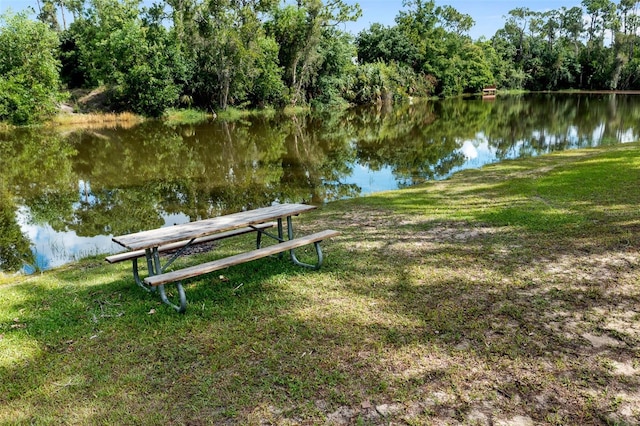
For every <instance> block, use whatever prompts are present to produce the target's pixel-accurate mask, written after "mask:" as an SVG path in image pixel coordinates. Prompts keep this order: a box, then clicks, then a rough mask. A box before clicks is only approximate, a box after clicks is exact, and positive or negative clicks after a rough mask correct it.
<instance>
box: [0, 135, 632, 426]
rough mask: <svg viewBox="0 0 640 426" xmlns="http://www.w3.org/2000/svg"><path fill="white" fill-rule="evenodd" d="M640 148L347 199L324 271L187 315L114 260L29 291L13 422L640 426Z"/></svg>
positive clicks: (3, 318)
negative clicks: (142, 286)
mask: <svg viewBox="0 0 640 426" xmlns="http://www.w3.org/2000/svg"><path fill="white" fill-rule="evenodd" d="M639 148H640V146H639V145H638V144H630V145H624V146H620V147H616V148H608V149H592V150H584V151H572V152H565V153H560V154H554V155H550V156H545V157H539V158H533V159H529V160H520V161H511V162H506V163H503V164H499V165H493V166H489V167H486V168H484V169H482V170H479V171H465V172H462V173H460V174H457V175H455V176H454V177H453V178H452V179H450V180H448V181H443V182H435V183H431V184H428V185H425V186H421V187H418V188H411V189H407V190H402V191H395V192H388V193H384V194H376V195H372V196H368V197H365V198H360V199H355V200H347V201H341V202H336V203H331V204H329V205H327V206H325V207H323V208H322V209H320V210H318V211H316V212H314V213H311V214H307V215H303V216H301V217H300V218H298V219H297V223H298V225H299V227H298V229H299V230H300V232H301V233H302V232H310V231H312V230H319V229H322V228H333V229H338V230H340V231H342V235H341V236H340V237H338V238H335V239H333V240H331V241H326V242H325V243H323V247H324V252H325V254H326V263H325V265H324V266H323V268H322V269H321V270H320V271H308V270H301V269H300V268H297V267H295V266H293V265H290V264H289V263H288V262H280V261H278V260H277V259H263V260H259V261H255V262H253V263H250V264H245V265H240V266H237V267H233V268H230V269H228V270H225V271H221V272H220V273H219V274H218V273H216V274H212V275H211V276H205V277H201V278H200V279H197V280H192V281H190V282H189V283H188V284H187V285H186V287H187V295H188V298H189V301H190V306H189V309H188V311H187V313H186V314H185V315H178V314H176V313H175V312H173V311H172V310H170V309H169V308H167V307H166V306H164V305H161V304H159V303H158V301H157V300H156V299H155V298H154V297H152V295H148V294H145V293H144V292H143V291H141V290H140V289H138V288H137V287H136V286H135V285H134V284H133V283H132V279H131V276H130V271H129V267H128V265H106V264H103V261H102V260H101V259H97V258H96V259H87V260H84V261H82V262H79V263H78V264H76V265H74V266H72V267H65V268H62V269H58V270H54V271H48V272H45V273H43V274H41V275H38V276H29V277H23V278H19V279H18V278H16V279H14V280H13V281H14V282H15V283H14V284H9V285H4V286H2V287H0V305H1V306H2V307H3V309H2V310H1V311H0V375H1V376H2V378H3V380H1V381H0V423H18V424H30V423H38V424H47V423H56V424H57V423H71V424H96V423H98V424H108V423H119V424H123V423H124V424H256V425H258V424H322V423H325V424H409V425H420V424H459V423H462V424H480V425H489V424H508V423H507V422H519V423H513V424H638V423H639V422H640V408H639V407H640V391H639V389H640V308H639V307H640V282H639V279H638V277H639V275H638V270H639V269H638V268H639V267H640V256H639V255H640V232H639V231H640V216H639V215H638V205H639V204H640V190H639V189H638V182H640V149H639ZM250 244H251V240H250V239H249V238H241V239H238V240H235V241H225V242H224V243H221V244H220V245H218V246H217V247H216V250H215V251H214V253H217V254H216V255H224V254H228V253H231V252H232V251H234V250H237V249H238V248H239V246H240V245H245V246H250ZM211 256H213V254H196V255H194V256H193V257H192V258H191V259H187V260H185V262H197V261H199V260H201V259H203V258H210V257H211ZM220 274H222V275H220Z"/></svg>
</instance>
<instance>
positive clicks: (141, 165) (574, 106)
mask: <svg viewBox="0 0 640 426" xmlns="http://www.w3.org/2000/svg"><path fill="white" fill-rule="evenodd" d="M639 134H640V96H633V95H613V94H607V95H586V94H572V95H558V94H553V95H551V94H537V95H525V96H508V97H507V96H500V97H498V98H497V99H496V100H494V101H482V100H480V99H455V100H446V101H438V102H429V103H420V104H414V105H403V106H398V107H395V108H393V109H384V108H382V109H379V108H368V109H357V110H352V111H347V112H344V113H341V114H339V115H329V114H327V115H319V116H314V117H305V116H299V117H273V118H251V119H247V120H245V121H242V122H234V123H225V122H221V121H219V120H217V121H212V122H211V123H205V124H199V125H179V126H169V125H164V124H162V123H159V122H146V123H143V124H141V125H138V126H135V127H132V128H128V129H122V128H118V129H104V128H101V129H88V130H83V131H73V132H59V131H56V130H46V129H20V130H17V131H14V132H10V133H0V147H1V148H2V150H1V151H0V170H2V174H1V178H0V179H1V180H0V269H4V270H11V269H12V268H13V269H15V268H16V267H18V268H19V267H20V266H21V265H22V264H24V263H26V264H29V265H31V266H29V267H27V268H26V269H25V270H26V271H27V272H29V271H30V270H33V269H34V267H35V268H36V269H48V268H51V267H55V266H59V265H62V264H64V263H67V262H70V261H73V260H75V259H78V258H81V257H84V256H87V255H93V254H96V253H107V252H116V251H119V247H118V246H116V245H114V244H113V243H111V237H112V236H113V235H120V234H126V233H130V232H135V231H139V230H143V229H150V228H156V227H159V226H163V225H171V224H175V223H183V222H187V221H190V220H197V219H203V218H208V217H212V216H217V215H219V214H224V213H229V212H234V211H238V210H242V209H248V208H255V207H260V206H265V205H269V204H271V203H273V202H304V203H313V204H322V203H325V202H328V201H331V200H336V199H341V198H345V197H358V196H361V195H365V194H370V193H374V192H378V191H383V190H388V189H396V188H402V187H407V186H411V185H415V184H419V183H422V182H425V181H430V180H435V179H444V178H447V177H448V176H450V175H451V174H452V173H455V172H456V171H459V170H462V169H467V168H477V167H481V166H483V165H485V164H487V163H493V162H498V161H501V160H503V159H511V158H518V157H528V156H534V155H540V154H545V153H549V152H552V151H559V150H565V149H574V148H585V147H594V146H598V145H611V144H617V143H624V142H630V141H636V140H640V136H639Z"/></svg>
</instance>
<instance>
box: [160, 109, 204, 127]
mask: <svg viewBox="0 0 640 426" xmlns="http://www.w3.org/2000/svg"><path fill="white" fill-rule="evenodd" d="M214 117H215V115H214V114H210V113H207V112H205V111H200V110H196V109H191V108H189V109H172V110H169V111H167V112H166V113H165V114H164V117H163V119H164V121H165V123H167V124H168V125H174V124H197V123H202V122H206V121H208V120H211V119H213V118H214Z"/></svg>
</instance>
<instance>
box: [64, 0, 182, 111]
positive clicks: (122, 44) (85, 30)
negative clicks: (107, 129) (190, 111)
mask: <svg viewBox="0 0 640 426" xmlns="http://www.w3.org/2000/svg"><path fill="white" fill-rule="evenodd" d="M138 6H139V0H124V1H122V2H119V1H111V0H92V2H91V7H90V8H89V9H87V10H86V11H85V13H84V15H83V16H82V17H79V18H77V19H76V20H74V22H73V24H72V25H71V27H70V29H69V32H68V33H66V34H65V51H64V58H65V59H66V60H65V65H68V64H70V65H71V66H70V67H67V66H65V72H66V74H65V79H66V80H67V81H83V80H84V82H85V83H86V84H88V85H90V86H95V85H106V86H108V87H109V88H111V89H112V92H111V93H112V94H113V99H112V102H113V106H114V107H116V108H118V109H124V110H129V111H133V112H135V113H139V114H143V115H148V116H153V117H157V116H160V115H161V114H162V113H163V112H164V110H165V109H166V108H168V107H169V106H171V105H173V104H174V103H176V102H177V99H178V94H179V87H178V85H177V83H176V79H175V75H176V73H177V72H179V71H180V70H181V63H180V58H179V56H178V55H177V51H176V48H175V45H174V43H173V42H172V40H171V39H170V38H169V36H168V33H167V30H166V29H165V28H164V27H163V26H162V25H161V24H160V23H158V22H154V16H153V14H149V16H148V17H147V18H148V19H147V20H146V21H144V20H143V19H142V18H141V17H140V10H139V9H138ZM155 19H160V17H157V16H156V17H155ZM74 65H78V66H81V67H82V75H83V76H84V78H82V77H80V76H79V75H78V73H77V72H76V73H75V74H74V73H73V71H74V69H75V68H74Z"/></svg>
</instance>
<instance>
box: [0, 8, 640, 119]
mask: <svg viewBox="0 0 640 426" xmlns="http://www.w3.org/2000/svg"><path fill="white" fill-rule="evenodd" d="M38 4H39V8H40V9H39V11H38V14H37V20H38V21H37V22H36V21H32V20H29V18H27V15H25V14H20V15H17V16H9V17H8V18H7V19H5V20H4V21H2V24H1V26H0V57H1V58H2V61H0V88H1V89H2V90H0V119H2V120H10V121H13V122H15V123H28V122H31V121H36V120H38V119H41V118H43V117H45V116H47V114H50V113H51V112H52V111H53V110H54V109H55V105H56V102H58V101H59V99H60V93H61V89H62V88H61V85H60V84H59V82H60V81H62V82H63V84H64V85H66V87H64V89H67V88H69V89H73V88H78V87H83V88H95V87H98V86H103V87H105V88H107V89H109V90H108V93H109V94H110V99H109V102H110V106H111V108H112V109H114V110H128V111H133V112H136V113H140V114H144V115H149V116H160V115H162V114H163V112H164V111H165V110H166V109H167V108H169V107H174V106H181V105H182V106H194V107H197V108H200V109H206V110H221V109H226V108H227V107H228V106H235V107H262V106H267V105H270V106H275V107H281V106H284V105H309V104H311V105H333V104H361V103H378V102H385V101H391V100H397V99H403V98H408V97H410V96H418V97H424V96H431V95H438V96H452V95H459V94H462V93H475V92H478V91H480V90H481V89H482V88H483V86H487V85H492V84H495V85H497V86H498V87H499V88H502V89H528V90H557V89H568V88H572V89H607V90H608V89H640V52H639V51H638V48H637V45H639V44H640V43H639V36H638V29H639V27H640V17H639V15H638V5H639V4H640V1H638V0H618V2H617V3H616V2H614V1H612V0H582V3H581V4H580V6H576V7H572V8H565V7H562V8H560V9H557V10H549V11H546V12H535V11H532V10H530V9H528V8H526V7H521V8H517V9H514V10H512V11H510V12H509V15H508V16H507V17H506V21H505V23H504V27H503V28H501V29H500V30H498V31H497V32H496V34H495V35H494V36H493V37H492V38H491V39H484V38H482V39H480V40H476V41H474V40H472V39H471V37H470V36H469V35H468V32H469V30H470V29H471V28H472V27H473V25H474V21H473V19H472V17H471V16H469V15H465V14H462V13H460V12H458V11H457V10H456V9H454V8H453V7H451V6H441V5H437V4H436V2H435V1H434V0H404V7H403V9H402V10H400V11H399V12H398V14H397V16H396V18H395V24H394V25H391V26H385V25H381V24H378V23H374V24H372V25H371V26H370V27H369V28H368V29H366V30H363V31H361V32H360V33H359V34H358V35H357V36H355V37H354V36H353V35H351V34H349V33H347V32H346V31H344V30H342V29H341V28H344V25H340V24H343V23H346V22H349V21H355V20H357V19H358V18H359V17H360V15H361V10H360V7H359V6H358V4H357V3H355V4H350V3H347V2H346V1H345V0H325V1H323V0H297V1H296V2H295V3H294V2H289V1H281V0H242V1H240V0H215V1H214V0H161V1H160V2H159V3H156V4H154V5H153V6H152V7H142V3H141V1H140V0H118V1H115V0H43V1H42V2H39V3H38ZM60 20H62V23H61V22H60ZM26 46H29V48H26ZM12 52H21V53H20V55H14V54H13V53H12ZM26 52H28V53H29V55H26V54H25V53H26ZM29 56H30V57H31V58H32V59H29ZM7 58H10V59H7ZM33 58H37V60H34V59H33Z"/></svg>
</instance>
